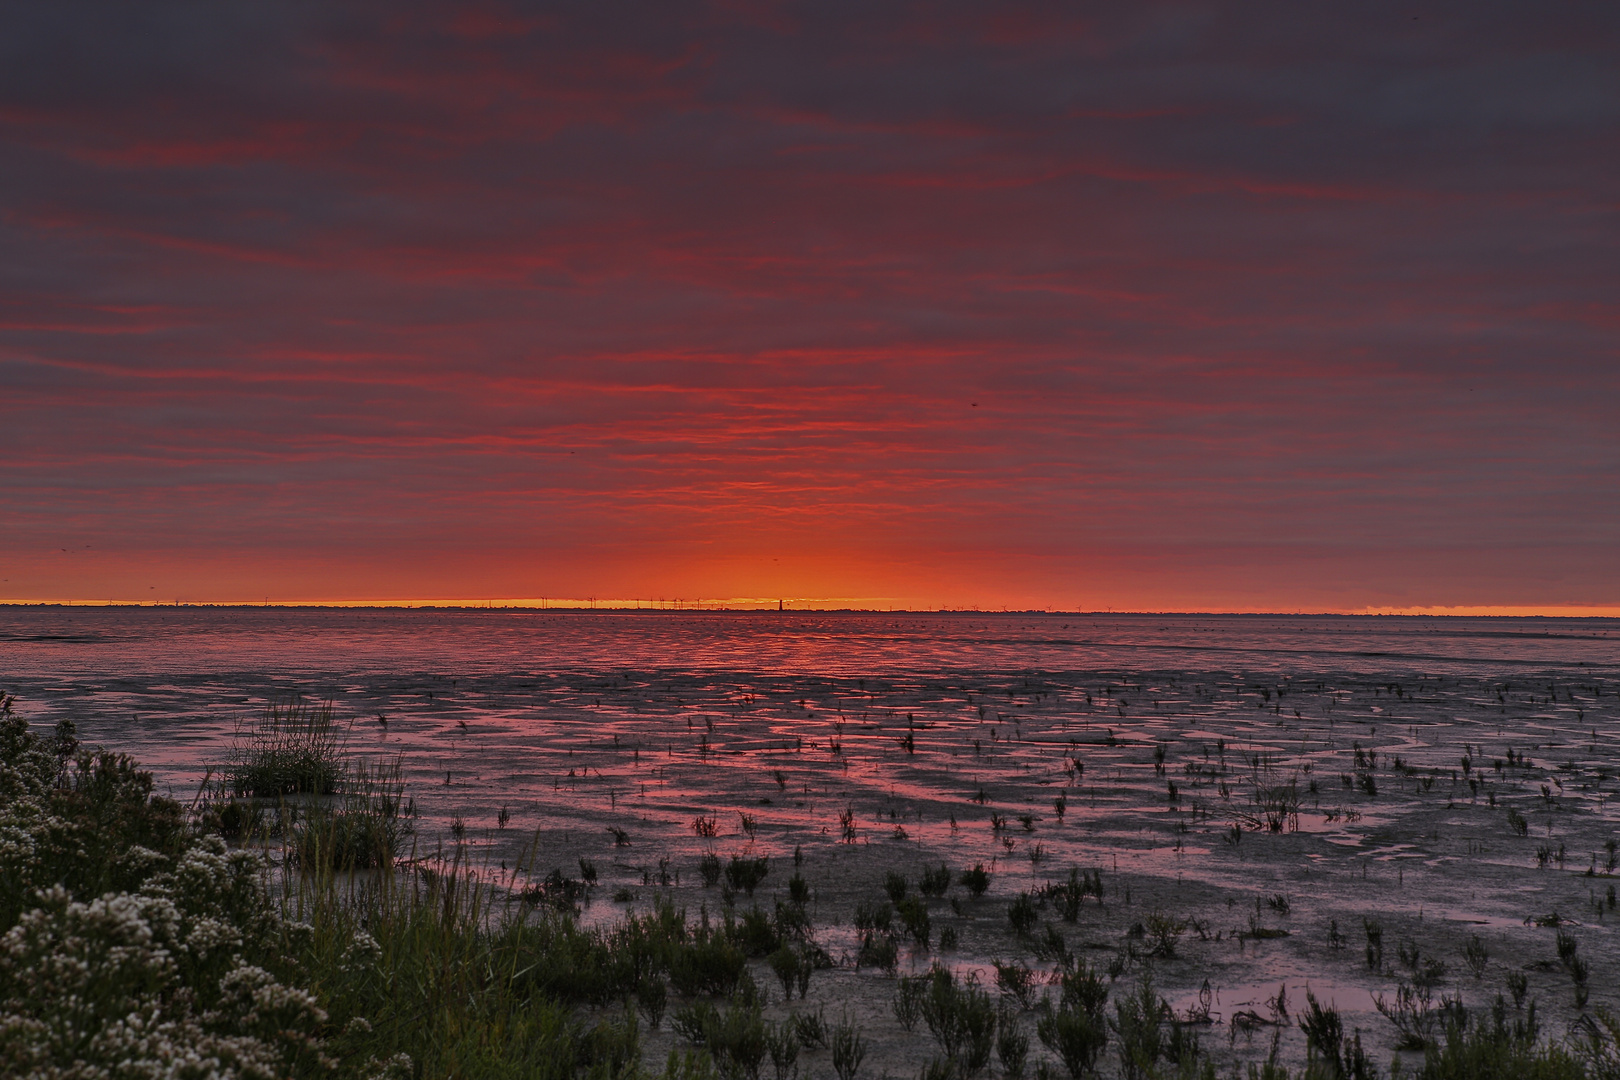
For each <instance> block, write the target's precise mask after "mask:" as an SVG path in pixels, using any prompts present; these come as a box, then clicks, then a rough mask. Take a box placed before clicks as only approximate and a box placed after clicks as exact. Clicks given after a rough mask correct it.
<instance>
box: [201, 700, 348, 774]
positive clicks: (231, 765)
mask: <svg viewBox="0 0 1620 1080" xmlns="http://www.w3.org/2000/svg"><path fill="white" fill-rule="evenodd" d="M343 749H344V739H343V733H342V732H341V731H340V730H339V728H338V727H337V725H336V724H335V723H334V722H333V720H332V703H331V702H330V701H328V702H324V703H322V704H319V705H316V704H313V703H310V702H306V701H304V700H302V699H300V698H293V699H291V700H288V701H283V702H272V703H271V704H269V705H267V706H265V710H264V712H263V713H262V714H260V716H259V717H258V719H257V720H256V721H254V722H253V723H252V724H238V726H237V729H236V735H235V738H234V739H233V741H232V745H231V755H230V760H229V762H228V763H227V764H226V766H225V768H224V782H225V784H226V786H227V788H228V790H229V791H230V793H231V794H233V795H247V796H253V797H257V798H275V797H277V796H283V795H330V794H332V793H333V792H335V791H336V790H337V788H338V785H339V783H340V782H341V781H342V779H343V760H342V759H343Z"/></svg>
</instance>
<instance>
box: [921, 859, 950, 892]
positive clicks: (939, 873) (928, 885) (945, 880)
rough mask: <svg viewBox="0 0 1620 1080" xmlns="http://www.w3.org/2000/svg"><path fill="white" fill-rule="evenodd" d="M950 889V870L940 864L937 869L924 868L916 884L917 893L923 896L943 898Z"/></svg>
mask: <svg viewBox="0 0 1620 1080" xmlns="http://www.w3.org/2000/svg"><path fill="white" fill-rule="evenodd" d="M950 887H951V868H950V867H948V866H946V865H945V864H944V863H941V864H940V865H939V867H938V869H927V868H924V870H923V872H922V878H921V879H920V880H919V881H918V883H917V891H918V892H920V893H922V894H923V895H924V896H944V895H945V890H946V889H949V888H950Z"/></svg>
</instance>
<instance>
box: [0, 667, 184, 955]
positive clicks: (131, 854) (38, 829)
mask: <svg viewBox="0 0 1620 1080" xmlns="http://www.w3.org/2000/svg"><path fill="white" fill-rule="evenodd" d="M187 839H188V837H187V829H186V823H185V817H184V814H183V812H182V810H181V808H180V805H179V804H178V803H176V802H175V801H174V800H172V799H165V798H162V797H160V796H156V795H154V794H153V792H152V777H151V774H150V773H145V772H142V771H140V770H139V769H138V768H136V766H135V763H134V762H133V761H132V760H130V759H129V758H128V757H126V756H124V755H122V754H109V753H105V752H95V753H90V752H81V751H80V750H79V749H78V740H77V739H76V738H75V737H74V733H73V725H72V724H70V723H68V722H66V721H64V722H63V723H62V724H60V725H58V727H57V731H56V735H55V737H54V738H52V739H41V738H39V737H38V736H36V735H34V734H33V733H32V732H30V731H29V730H28V724H27V722H26V721H24V720H23V718H22V717H20V716H18V715H16V713H15V712H14V711H13V709H12V699H11V698H9V697H7V696H6V695H3V694H0V929H4V928H7V927H10V926H12V925H13V924H14V923H15V922H16V921H17V919H18V917H19V916H21V914H22V913H23V911H25V910H26V909H27V908H29V907H32V906H33V904H34V896H35V894H36V893H37V892H38V891H39V890H40V889H46V888H50V887H52V886H54V885H61V886H62V887H63V888H65V889H67V890H68V893H69V894H70V895H71V896H72V897H74V898H75V899H81V900H83V899H89V898H91V897H96V896H100V895H102V894H103V893H107V892H133V891H135V890H137V889H139V888H140V887H141V886H142V885H143V884H144V883H145V882H146V881H147V880H148V879H149V878H150V877H152V876H153V875H155V874H157V873H160V872H162V871H164V870H167V869H169V868H170V867H172V866H173V863H174V860H175V859H176V857H177V856H179V854H180V853H181V852H182V851H184V850H185V847H186V843H187Z"/></svg>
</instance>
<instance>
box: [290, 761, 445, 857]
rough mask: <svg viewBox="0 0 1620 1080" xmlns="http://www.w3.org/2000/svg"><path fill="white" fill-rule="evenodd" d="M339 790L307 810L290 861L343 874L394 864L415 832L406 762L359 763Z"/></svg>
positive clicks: (347, 772)
mask: <svg viewBox="0 0 1620 1080" xmlns="http://www.w3.org/2000/svg"><path fill="white" fill-rule="evenodd" d="M338 786H339V787H340V788H341V790H340V792H339V793H338V794H336V795H334V796H332V797H331V798H329V799H321V800H316V801H312V802H310V803H308V804H307V805H306V806H305V807H304V808H303V809H302V811H301V812H300V814H299V815H298V818H297V822H296V824H295V825H294V826H293V829H292V835H291V836H290V837H289V840H288V846H287V854H288V857H289V859H291V860H292V861H293V862H295V863H296V864H297V865H299V866H302V867H314V866H324V867H331V868H334V869H338V870H365V869H370V868H372V867H382V868H387V867H389V866H392V865H393V863H394V860H395V859H397V858H399V856H400V855H401V854H402V853H403V852H404V850H405V847H406V845H407V844H408V843H409V842H410V840H411V837H412V836H413V835H414V834H415V831H416V822H415V817H416V812H415V807H414V805H413V804H412V803H411V802H410V801H409V800H408V799H407V798H406V795H405V781H404V778H403V774H402V767H401V763H400V762H399V761H398V760H395V761H393V762H392V763H379V764H368V763H366V762H364V761H360V762H354V763H352V764H351V765H350V766H349V767H348V768H346V769H345V770H344V772H343V777H342V779H341V781H340V783H339V785H338ZM458 839H459V837H458Z"/></svg>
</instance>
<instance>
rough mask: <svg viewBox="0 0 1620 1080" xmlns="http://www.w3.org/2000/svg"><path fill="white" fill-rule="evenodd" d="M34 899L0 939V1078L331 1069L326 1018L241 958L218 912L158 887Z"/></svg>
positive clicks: (229, 1077)
mask: <svg viewBox="0 0 1620 1080" xmlns="http://www.w3.org/2000/svg"><path fill="white" fill-rule="evenodd" d="M205 854H214V853H212V852H209V853H205ZM39 900H40V906H39V907H37V908H35V909H34V910H32V911H29V912H27V913H26V914H24V915H23V917H22V918H21V919H20V920H19V921H18V923H17V925H16V926H14V927H12V928H11V929H10V930H9V931H8V932H7V933H6V935H5V936H4V937H3V938H0V1073H3V1074H4V1075H7V1076H18V1077H38V1078H41V1080H44V1078H56V1077H63V1078H66V1077H75V1078H77V1077H85V1078H89V1077H109V1078H112V1077H131V1078H134V1077H143V1078H144V1077H153V1078H157V1077H175V1078H187V1077H198V1078H203V1077H209V1078H219V1080H233V1078H237V1077H240V1078H244V1080H248V1078H259V1077H263V1078H265V1080H271V1078H275V1077H282V1076H290V1075H318V1074H320V1073H322V1072H326V1071H329V1070H330V1069H331V1068H332V1067H333V1065H334V1063H333V1062H332V1061H331V1060H330V1059H329V1058H328V1057H327V1056H326V1055H325V1054H324V1053H323V1042H322V1038H321V1034H320V1033H321V1029H322V1025H324V1023H325V1021H326V1013H325V1012H324V1011H323V1010H322V1009H321V1008H320V1006H319V1005H318V1004H317V1002H316V1001H315V998H314V997H313V996H312V995H311V994H310V993H309V992H308V991H306V990H303V989H300V988H298V987H295V986H288V985H285V984H284V983H282V982H281V981H279V980H278V979H277V978H276V976H274V975H272V974H271V973H270V972H268V971H266V970H265V969H264V968H262V967H258V966H255V965H253V964H249V963H247V962H246V961H245V960H243V958H242V956H241V954H240V952H239V951H238V950H239V949H240V948H241V947H242V946H243V944H244V934H243V932H242V930H241V929H240V928H238V927H236V926H235V925H233V924H232V923H230V922H229V921H227V920H226V919H224V918H221V914H222V909H221V908H220V907H219V906H217V905H215V904H210V903H208V902H206V901H205V902H203V903H197V902H195V901H193V900H192V899H190V898H187V900H186V902H184V903H179V902H177V901H176V900H175V899H174V898H172V897H170V896H167V895H163V894H162V891H161V889H160V890H155V891H154V892H151V893H114V894H108V895H106V896H103V897H100V898H97V899H95V900H91V901H88V902H82V901H76V900H72V899H70V898H69V897H68V894H67V891H66V890H65V889H62V888H61V887H57V888H53V889H51V890H48V891H47V892H45V893H43V894H42V895H41V896H40V897H39Z"/></svg>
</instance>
